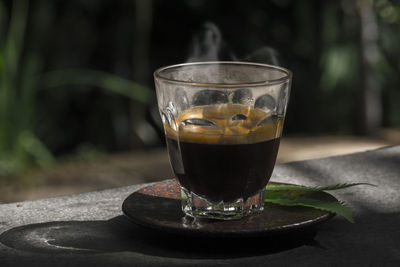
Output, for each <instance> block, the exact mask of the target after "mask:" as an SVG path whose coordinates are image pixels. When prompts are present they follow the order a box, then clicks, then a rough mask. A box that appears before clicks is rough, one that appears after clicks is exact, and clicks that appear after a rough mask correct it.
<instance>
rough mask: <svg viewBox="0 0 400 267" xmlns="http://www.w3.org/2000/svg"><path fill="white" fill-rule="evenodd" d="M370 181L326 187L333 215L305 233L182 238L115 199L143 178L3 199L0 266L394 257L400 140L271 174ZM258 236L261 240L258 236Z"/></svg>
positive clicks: (283, 178) (335, 261) (316, 180)
mask: <svg viewBox="0 0 400 267" xmlns="http://www.w3.org/2000/svg"><path fill="white" fill-rule="evenodd" d="M271 180H273V181H279V182H290V183H295V184H304V185H329V184H334V183H346V182H367V183H373V184H376V185H377V186H378V187H370V186H358V187H353V188H349V189H345V190H340V191H334V192H332V194H333V195H335V196H336V197H337V198H339V199H340V200H344V201H345V202H347V203H348V204H349V205H350V206H351V208H352V210H353V215H354V217H355V221H356V222H355V223H354V224H351V223H348V222H347V221H345V220H344V219H343V218H340V217H338V216H336V217H335V218H333V219H332V220H331V221H328V222H327V223H325V224H322V225H320V226H319V227H318V229H317V231H316V232H312V233H307V234H305V235H304V236H296V237H293V236H286V237H282V238H280V237H275V238H274V237H263V238H251V239H250V238H247V239H246V238H241V239H229V238H227V239H218V240H216V239H210V238H185V237H183V236H174V235H171V234H166V233H160V232H156V231H153V230H148V229H145V228H141V227H139V226H136V225H134V224H132V223H131V222H130V221H129V220H128V219H127V218H125V217H124V216H123V215H122V211H121V204H122V202H123V200H124V199H125V198H126V197H127V196H128V195H129V194H131V193H132V192H133V191H135V190H138V189H139V188H141V187H143V186H145V185H132V186H128V187H122V188H116V189H110V190H104V191H97V192H91V193H85V194H79V195H71V196H64V197H57V198H49V199H41V200H36V201H26V202H19V203H11V204H3V205H0V266H2V267H3V266H77V265H78V266H80V265H85V266H147V265H156V266H192V265H196V266H216V265H217V266H219V265H223V266H225V265H229V266H246V265H248V266H260V265H261V266H265V265H268V266H291V265H296V266H321V265H325V266H378V265H379V266H399V264H400V146H396V147H387V148H383V149H379V150H374V151H368V152H364V153H357V154H349V155H344V156H338V157H330V158H323V159H317V160H309V161H300V162H292V163H287V164H282V165H277V166H276V168H275V170H274V174H273V177H272V179H271ZM260 241H261V242H260Z"/></svg>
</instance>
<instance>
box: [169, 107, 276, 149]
mask: <svg viewBox="0 0 400 267" xmlns="http://www.w3.org/2000/svg"><path fill="white" fill-rule="evenodd" d="M176 122H177V124H178V125H179V127H178V129H177V130H173V129H172V128H171V127H169V126H168V125H164V126H165V127H164V128H165V134H166V136H167V137H168V138H173V139H177V140H179V141H184V142H192V143H205V144H251V143H258V142H263V141H267V140H271V139H274V138H277V137H280V135H281V130H282V126H283V125H282V124H283V119H282V118H279V117H276V116H272V115H271V114H268V113H266V112H265V111H263V110H261V109H254V108H250V107H248V106H244V105H240V104H231V103H229V104H220V105H212V106H211V105H210V106H197V107H194V108H191V109H188V110H185V111H184V112H183V113H182V114H181V115H180V116H179V117H178V118H177V120H176Z"/></svg>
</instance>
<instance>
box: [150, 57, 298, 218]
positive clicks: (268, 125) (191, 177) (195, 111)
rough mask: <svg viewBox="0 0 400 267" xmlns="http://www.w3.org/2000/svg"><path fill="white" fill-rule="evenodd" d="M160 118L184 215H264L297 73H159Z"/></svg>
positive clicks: (217, 65) (248, 67)
mask: <svg viewBox="0 0 400 267" xmlns="http://www.w3.org/2000/svg"><path fill="white" fill-rule="evenodd" d="M154 77H155V85H156V91H157V101H158V107H159V110H160V115H161V118H162V121H163V124H164V131H165V137H166V142H167V147H168V153H169V157H170V162H171V165H172V169H173V171H174V173H175V175H176V178H177V179H178V181H179V184H180V186H181V193H182V210H183V212H184V213H186V214H187V215H189V216H192V217H204V218H213V219H223V220H229V219H239V218H242V217H243V216H246V215H249V214H251V213H255V212H260V211H262V210H263V208H264V193H265V186H266V185H267V183H268V181H269V179H270V177H271V174H272V171H273V168H274V165H275V161H276V155H277V153H278V148H279V141H280V136H281V133H282V127H283V121H284V117H285V112H286V107H287V103H288V99H289V91H290V84H291V77H292V74H291V72H290V71H289V70H287V69H284V68H281V67H277V66H272V65H265V64H257V63H247V62H201V63H188V64H180V65H174V66H168V67H164V68H160V69H158V70H156V71H155V73H154Z"/></svg>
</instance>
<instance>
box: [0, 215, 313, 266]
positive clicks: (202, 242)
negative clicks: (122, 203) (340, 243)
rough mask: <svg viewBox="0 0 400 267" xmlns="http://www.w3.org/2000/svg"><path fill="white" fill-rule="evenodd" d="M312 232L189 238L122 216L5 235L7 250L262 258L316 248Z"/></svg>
mask: <svg viewBox="0 0 400 267" xmlns="http://www.w3.org/2000/svg"><path fill="white" fill-rule="evenodd" d="M315 234H316V232H315V231H314V230H312V229H309V230H307V231H306V232H304V231H303V232H296V233H291V234H286V235H279V236H272V237H263V238H261V237H260V238H257V237H252V238H227V237H225V238H209V237H196V238H194V237H185V236H179V235H173V234H167V233H163V232H159V231H154V230H148V229H146V228H143V227H140V226H137V225H135V224H133V223H131V222H130V221H129V220H128V219H127V218H126V217H124V216H118V217H115V218H113V219H111V220H108V221H64V222H48V223H41V224H31V225H26V226H21V227H16V228H13V229H11V230H9V231H7V232H4V233H3V234H1V235H0V242H1V243H3V244H4V245H6V246H8V247H10V248H14V249H16V250H19V251H24V252H34V253H40V254H52V255H54V254H57V253H62V254H65V253H68V254H70V255H71V254H72V255H74V254H76V255H78V254H79V255H82V254H96V253H115V252H136V253H141V254H145V255H152V256H159V257H171V258H185V259H206V258H207V259H228V258H240V257H249V256H259V255H266V254H272V253H277V252H281V251H284V250H289V249H292V248H295V247H298V246H302V245H305V244H307V245H315V241H314V239H313V238H314V236H315Z"/></svg>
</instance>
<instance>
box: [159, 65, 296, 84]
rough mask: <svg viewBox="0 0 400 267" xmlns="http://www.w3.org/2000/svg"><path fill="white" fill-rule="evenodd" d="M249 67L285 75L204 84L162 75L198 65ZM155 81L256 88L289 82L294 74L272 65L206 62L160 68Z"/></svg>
mask: <svg viewBox="0 0 400 267" xmlns="http://www.w3.org/2000/svg"><path fill="white" fill-rule="evenodd" d="M221 64H222V65H248V66H256V67H263V68H268V69H273V70H276V71H280V72H282V73H284V74H285V75H284V76H283V77H281V78H278V79H268V80H262V81H256V82H246V83H203V82H193V81H184V80H178V79H170V78H167V77H165V76H163V75H162V72H163V71H165V70H169V69H173V68H179V67H186V66H196V65H221ZM153 75H154V78H155V79H159V80H162V81H165V82H168V83H175V84H180V85H190V86H200V87H250V86H251V87H254V86H267V85H276V84H281V83H284V82H289V81H290V80H291V78H292V72H291V71H290V70H288V69H286V68H283V67H280V66H276V65H270V64H262V63H255V62H243V61H204V62H190V63H182V64H175V65H170V66H165V67H161V68H158V69H156V70H155V71H154V73H153Z"/></svg>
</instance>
